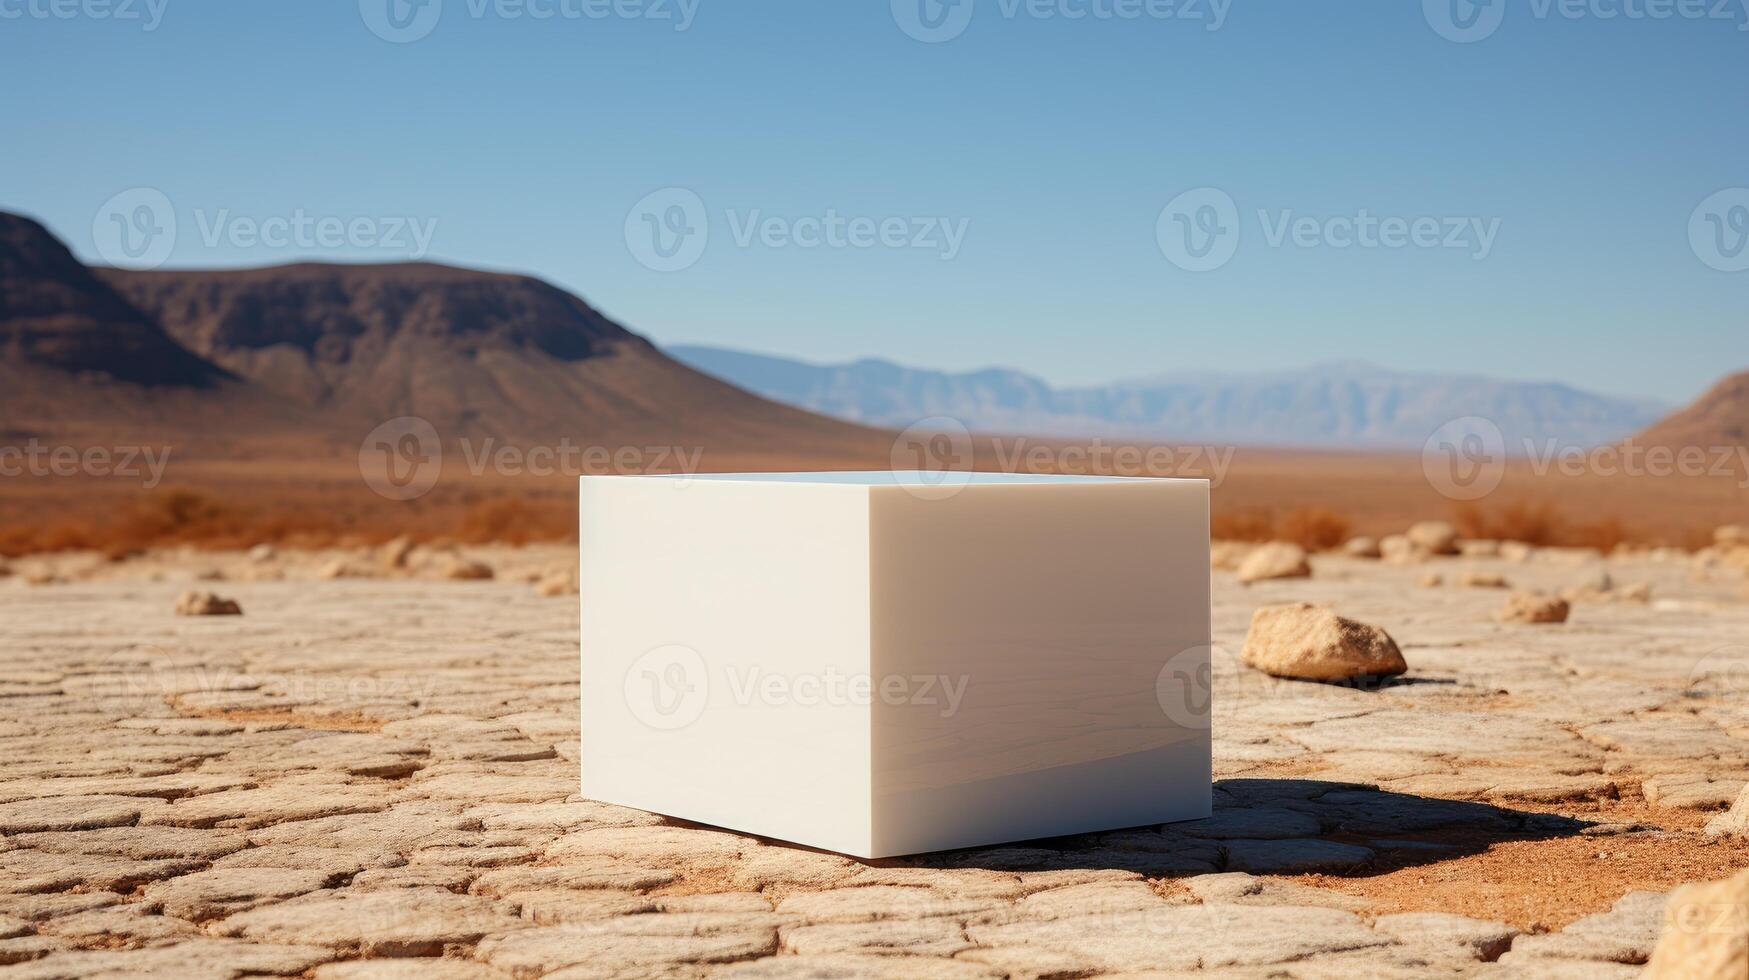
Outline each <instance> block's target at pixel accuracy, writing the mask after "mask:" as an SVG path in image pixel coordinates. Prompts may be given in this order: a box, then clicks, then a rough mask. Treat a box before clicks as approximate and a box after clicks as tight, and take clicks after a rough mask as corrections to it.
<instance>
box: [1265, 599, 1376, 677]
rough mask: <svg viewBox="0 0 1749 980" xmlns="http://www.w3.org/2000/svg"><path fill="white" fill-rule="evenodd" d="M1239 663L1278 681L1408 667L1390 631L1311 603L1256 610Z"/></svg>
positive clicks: (1372, 673)
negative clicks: (1284, 678) (1279, 679)
mask: <svg viewBox="0 0 1749 980" xmlns="http://www.w3.org/2000/svg"><path fill="white" fill-rule="evenodd" d="M1240 659H1241V660H1242V661H1244V663H1245V664H1246V665H1248V666H1251V667H1254V668H1256V669H1258V670H1261V671H1263V672H1264V673H1266V674H1272V675H1274V676H1276V677H1295V678H1305V679H1308V680H1320V681H1340V680H1351V679H1353V678H1356V677H1384V676H1391V675H1395V674H1401V673H1403V672H1404V671H1406V670H1408V669H1409V667H1408V664H1406V663H1404V662H1403V654H1402V651H1400V650H1398V649H1397V644H1396V641H1394V640H1392V639H1391V636H1390V634H1389V633H1386V632H1385V631H1384V630H1382V629H1380V628H1378V627H1377V626H1369V625H1367V624H1365V623H1360V622H1356V621H1354V620H1352V619H1348V618H1346V617H1343V616H1338V615H1336V613H1335V612H1334V611H1333V610H1331V609H1330V608H1329V607H1327V606H1315V605H1313V604H1311V603H1309V602H1295V603H1288V604H1285V605H1279V606H1264V607H1263V608H1262V609H1259V610H1257V612H1256V613H1255V614H1253V615H1252V617H1251V631H1250V632H1249V633H1247V634H1246V636H1245V647H1244V650H1243V651H1242V652H1241V653H1240Z"/></svg>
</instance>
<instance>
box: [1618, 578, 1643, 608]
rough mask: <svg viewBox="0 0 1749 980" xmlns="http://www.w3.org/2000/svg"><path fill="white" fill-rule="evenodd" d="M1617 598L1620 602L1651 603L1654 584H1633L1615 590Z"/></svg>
mask: <svg viewBox="0 0 1749 980" xmlns="http://www.w3.org/2000/svg"><path fill="white" fill-rule="evenodd" d="M1615 598H1616V601H1618V602H1639V603H1646V602H1651V601H1652V583H1650V582H1631V583H1629V584H1627V585H1624V586H1622V587H1621V588H1619V589H1617V590H1615Z"/></svg>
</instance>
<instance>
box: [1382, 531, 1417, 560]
mask: <svg viewBox="0 0 1749 980" xmlns="http://www.w3.org/2000/svg"><path fill="white" fill-rule="evenodd" d="M1379 554H1380V556H1382V557H1383V558H1384V560H1385V561H1387V562H1390V563H1391V564H1393V565H1413V564H1415V563H1417V562H1423V561H1426V560H1427V558H1428V555H1429V552H1428V551H1427V550H1426V549H1424V548H1422V547H1420V546H1418V545H1417V544H1416V543H1415V542H1413V541H1411V540H1409V539H1408V537H1406V536H1405V535H1401V534H1389V535H1386V536H1385V537H1384V538H1383V539H1381V540H1380V541H1379Z"/></svg>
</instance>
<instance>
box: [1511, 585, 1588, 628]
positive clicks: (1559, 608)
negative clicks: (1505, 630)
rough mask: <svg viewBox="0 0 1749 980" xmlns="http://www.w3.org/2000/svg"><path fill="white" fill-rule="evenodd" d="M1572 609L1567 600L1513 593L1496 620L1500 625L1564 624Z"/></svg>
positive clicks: (1533, 594) (1532, 593) (1531, 593)
mask: <svg viewBox="0 0 1749 980" xmlns="http://www.w3.org/2000/svg"><path fill="white" fill-rule="evenodd" d="M1572 608H1573V607H1572V606H1571V605H1570V604H1569V603H1568V602H1567V600H1565V599H1560V598H1556V597H1555V596H1546V595H1538V594H1536V593H1534V592H1514V593H1512V595H1511V596H1509V597H1508V598H1507V600H1506V605H1505V606H1503V607H1502V608H1501V609H1500V612H1499V613H1498V614H1497V618H1498V619H1499V620H1500V621H1501V622H1502V623H1564V622H1566V621H1567V614H1568V613H1569V612H1570V611H1571V610H1572Z"/></svg>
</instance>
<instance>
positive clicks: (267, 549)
mask: <svg viewBox="0 0 1749 980" xmlns="http://www.w3.org/2000/svg"><path fill="white" fill-rule="evenodd" d="M278 557H279V551H278V550H277V549H275V548H274V547H273V545H270V544H258V545H256V546H255V547H253V548H250V549H249V560H250V561H252V562H254V563H256V564H257V565H260V564H263V563H265V562H270V561H272V560H274V559H275V558H278Z"/></svg>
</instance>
